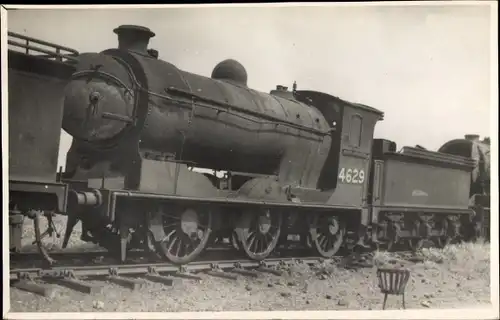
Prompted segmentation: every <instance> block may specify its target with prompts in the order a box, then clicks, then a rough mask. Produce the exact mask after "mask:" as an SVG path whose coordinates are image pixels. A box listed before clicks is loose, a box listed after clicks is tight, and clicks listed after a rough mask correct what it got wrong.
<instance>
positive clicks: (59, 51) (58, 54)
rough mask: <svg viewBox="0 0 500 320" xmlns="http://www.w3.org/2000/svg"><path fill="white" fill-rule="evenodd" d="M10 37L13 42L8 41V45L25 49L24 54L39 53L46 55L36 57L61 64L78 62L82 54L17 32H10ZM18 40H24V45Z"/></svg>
mask: <svg viewBox="0 0 500 320" xmlns="http://www.w3.org/2000/svg"><path fill="white" fill-rule="evenodd" d="M8 36H9V37H11V38H13V40H10V39H9V40H8V44H9V45H11V46H13V47H17V48H23V49H25V50H24V53H25V54H27V55H30V54H31V55H34V54H33V53H32V52H31V53H30V50H31V51H35V52H39V53H44V54H43V55H34V56H38V57H43V58H48V59H51V58H54V59H55V60H56V61H60V62H66V61H68V60H69V61H72V62H76V61H77V59H76V57H77V56H78V55H79V54H80V53H79V52H78V51H76V50H74V49H71V48H68V47H64V46H61V45H58V44H55V43H50V42H47V41H43V40H39V39H35V38H32V37H28V36H24V35H22V34H18V33H15V32H11V31H9V32H8ZM16 40H24V43H22V42H19V41H16ZM32 43H34V44H36V45H42V46H47V47H49V49H44V48H40V47H39V46H35V45H33V44H32ZM54 49H55V52H54Z"/></svg>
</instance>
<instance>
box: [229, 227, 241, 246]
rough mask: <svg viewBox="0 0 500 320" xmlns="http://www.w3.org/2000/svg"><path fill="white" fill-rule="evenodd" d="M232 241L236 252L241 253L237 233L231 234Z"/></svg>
mask: <svg viewBox="0 0 500 320" xmlns="http://www.w3.org/2000/svg"><path fill="white" fill-rule="evenodd" d="M229 240H230V241H231V245H232V246H233V248H234V250H236V251H240V250H241V241H240V239H238V235H237V234H236V231H233V232H232V233H231V237H230V238H229Z"/></svg>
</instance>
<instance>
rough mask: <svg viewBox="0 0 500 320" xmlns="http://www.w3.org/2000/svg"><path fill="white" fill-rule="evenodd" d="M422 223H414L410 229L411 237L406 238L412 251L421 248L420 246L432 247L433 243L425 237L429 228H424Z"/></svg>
mask: <svg viewBox="0 0 500 320" xmlns="http://www.w3.org/2000/svg"><path fill="white" fill-rule="evenodd" d="M426 228H427V227H426V226H425V224H424V223H415V225H414V226H413V228H412V230H411V234H412V236H413V238H411V239H409V240H408V245H409V247H410V249H411V250H412V251H414V252H416V251H418V250H421V249H422V248H428V247H432V246H433V244H434V243H432V241H431V240H430V239H428V238H427V233H428V231H430V230H426Z"/></svg>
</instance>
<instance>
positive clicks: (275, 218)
mask: <svg viewBox="0 0 500 320" xmlns="http://www.w3.org/2000/svg"><path fill="white" fill-rule="evenodd" d="M282 220H283V219H282V216H281V214H279V213H274V214H271V212H270V211H269V210H265V211H262V212H259V213H257V214H255V213H253V212H246V213H243V215H242V216H241V219H240V220H239V221H238V225H237V228H236V230H235V231H236V233H237V235H238V238H239V240H240V241H239V242H240V246H241V248H242V249H243V251H245V253H246V255H247V256H248V257H249V258H250V259H252V260H263V259H265V258H267V257H268V256H269V255H270V254H271V252H272V251H273V250H274V249H275V248H276V245H277V244H278V239H279V237H280V232H281V224H282Z"/></svg>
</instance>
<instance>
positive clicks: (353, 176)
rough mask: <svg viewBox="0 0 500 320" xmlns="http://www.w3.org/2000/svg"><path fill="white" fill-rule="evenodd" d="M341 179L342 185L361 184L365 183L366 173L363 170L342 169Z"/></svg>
mask: <svg viewBox="0 0 500 320" xmlns="http://www.w3.org/2000/svg"><path fill="white" fill-rule="evenodd" d="M339 179H340V181H341V182H342V183H354V184H360V183H363V182H364V181H365V171H364V170H363V169H352V168H347V169H346V168H341V169H340V173H339Z"/></svg>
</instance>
